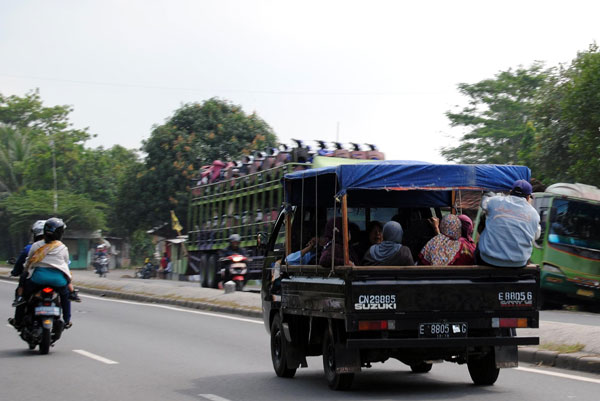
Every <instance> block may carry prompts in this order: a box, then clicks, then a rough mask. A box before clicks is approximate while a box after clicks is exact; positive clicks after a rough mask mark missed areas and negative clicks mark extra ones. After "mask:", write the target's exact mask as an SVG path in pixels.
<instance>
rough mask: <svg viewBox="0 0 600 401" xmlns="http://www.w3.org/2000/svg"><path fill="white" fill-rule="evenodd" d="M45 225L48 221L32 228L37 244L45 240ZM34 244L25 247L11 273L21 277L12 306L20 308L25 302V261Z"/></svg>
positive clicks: (42, 221)
mask: <svg viewBox="0 0 600 401" xmlns="http://www.w3.org/2000/svg"><path fill="white" fill-rule="evenodd" d="M44 224H46V220H38V221H36V222H35V223H33V226H31V234H32V235H33V242H37V241H39V240H41V239H43V238H44ZM32 244H33V243H29V244H27V245H25V248H23V250H22V251H21V254H20V255H19V257H18V258H17V261H16V262H15V265H14V266H13V268H12V270H11V271H10V275H11V276H14V277H16V276H19V285H18V286H17V289H16V290H15V300H14V301H13V303H12V306H13V307H15V306H19V305H21V304H23V303H24V302H25V300H24V299H23V286H24V285H25V280H26V279H27V274H23V272H24V270H25V260H26V259H27V255H28V254H29V249H31V245H32Z"/></svg>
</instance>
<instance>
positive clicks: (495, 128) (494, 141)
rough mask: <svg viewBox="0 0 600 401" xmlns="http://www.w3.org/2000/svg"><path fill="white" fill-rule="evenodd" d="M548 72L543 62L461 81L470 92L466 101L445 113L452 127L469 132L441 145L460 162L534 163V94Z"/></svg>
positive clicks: (462, 88) (449, 156) (444, 152)
mask: <svg viewBox="0 0 600 401" xmlns="http://www.w3.org/2000/svg"><path fill="white" fill-rule="evenodd" d="M547 76H548V71H547V70H544V67H543V65H542V64H541V63H535V64H533V65H532V66H531V67H529V68H522V67H519V68H517V69H516V70H512V69H509V70H507V71H502V72H500V73H498V74H497V75H496V76H495V77H494V78H493V79H486V80H483V81H480V82H477V83H475V84H466V83H461V84H459V85H458V89H459V91H460V93H461V94H463V95H465V96H467V97H468V98H469V100H468V106H466V107H464V108H462V110H461V111H459V112H450V111H449V112H447V113H446V116H447V117H448V119H449V120H450V124H451V126H452V127H460V128H462V129H463V130H464V131H466V133H465V134H464V135H463V136H462V138H461V139H460V143H459V145H458V146H455V147H447V148H444V149H442V155H443V156H444V157H445V158H446V159H448V160H453V161H457V162H461V163H499V164H526V165H527V164H531V163H532V161H533V158H534V154H533V153H534V151H535V135H536V127H535V122H534V121H533V116H534V114H535V110H536V95H537V93H538V90H539V89H540V87H542V86H543V85H544V83H545V80H546V78H547Z"/></svg>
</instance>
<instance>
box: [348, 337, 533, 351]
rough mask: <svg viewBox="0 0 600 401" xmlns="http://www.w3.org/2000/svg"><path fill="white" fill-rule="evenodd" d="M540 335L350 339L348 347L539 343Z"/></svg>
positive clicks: (390, 347) (385, 347) (477, 345)
mask: <svg viewBox="0 0 600 401" xmlns="http://www.w3.org/2000/svg"><path fill="white" fill-rule="evenodd" d="M539 343H540V338H539V337H471V338H469V337H465V338H427V339H422V338H390V339H383V338H381V339H348V340H347V346H348V348H358V349H363V348H382V349H394V348H458V347H485V346H488V347H489V346H517V345H538V344H539Z"/></svg>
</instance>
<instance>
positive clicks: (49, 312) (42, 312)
mask: <svg viewBox="0 0 600 401" xmlns="http://www.w3.org/2000/svg"><path fill="white" fill-rule="evenodd" d="M35 315H36V316H60V309H59V308H58V306H38V307H36V308H35Z"/></svg>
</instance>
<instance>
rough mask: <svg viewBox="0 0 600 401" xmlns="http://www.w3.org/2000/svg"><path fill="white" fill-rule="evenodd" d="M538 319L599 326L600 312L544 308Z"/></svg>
mask: <svg viewBox="0 0 600 401" xmlns="http://www.w3.org/2000/svg"><path fill="white" fill-rule="evenodd" d="M540 320H546V321H549V322H559V323H574V324H584V325H586V326H600V314H599V313H591V312H579V311H569V310H546V311H541V312H540Z"/></svg>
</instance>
